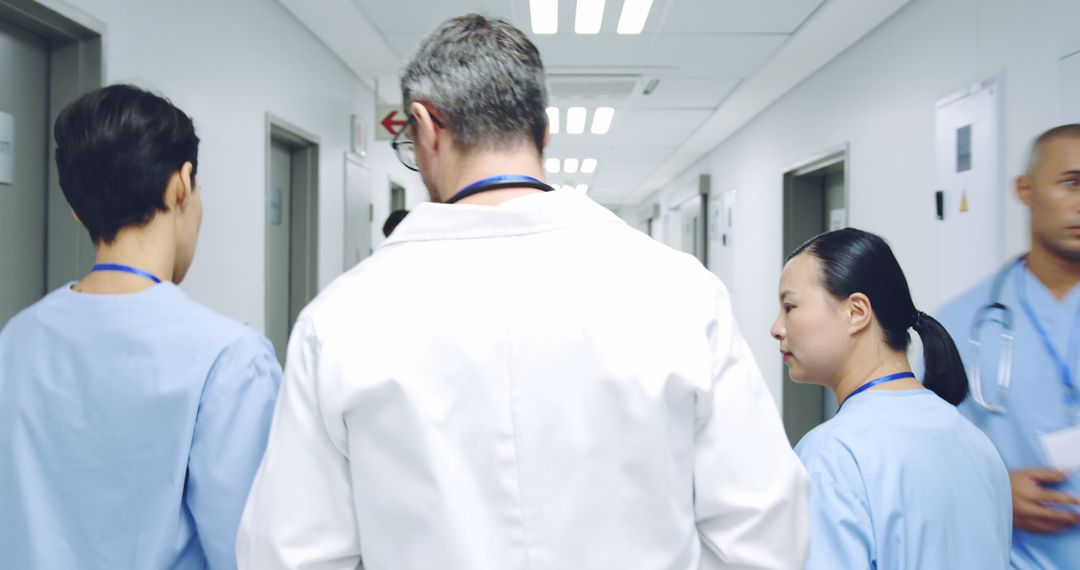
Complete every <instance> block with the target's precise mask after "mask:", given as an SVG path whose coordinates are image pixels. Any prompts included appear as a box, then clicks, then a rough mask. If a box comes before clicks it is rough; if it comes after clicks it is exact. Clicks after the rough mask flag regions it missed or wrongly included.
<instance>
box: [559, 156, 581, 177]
mask: <svg viewBox="0 0 1080 570" xmlns="http://www.w3.org/2000/svg"><path fill="white" fill-rule="evenodd" d="M562 169H563V172H565V173H567V174H576V173H577V169H578V159H576V158H568V159H566V160H564V161H563V164H562Z"/></svg>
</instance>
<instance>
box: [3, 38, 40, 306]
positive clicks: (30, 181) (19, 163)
mask: <svg viewBox="0 0 1080 570" xmlns="http://www.w3.org/2000/svg"><path fill="white" fill-rule="evenodd" d="M48 58H49V55H48V44H47V43H46V41H45V40H44V39H42V38H39V37H37V36H35V35H33V34H31V33H30V32H27V31H24V30H23V29H22V28H17V27H15V26H12V25H9V24H7V23H5V22H3V21H0V244H2V245H0V327H3V326H4V323H6V322H7V320H8V319H10V318H11V317H12V316H14V315H15V313H18V312H19V311H21V310H22V309H24V308H26V307H27V306H28V305H30V304H32V303H34V302H35V301H37V300H38V299H39V298H41V296H42V295H43V294H44V293H45V243H46V239H45V238H46V218H47V200H48V197H47V196H48V192H47V190H48V187H47V185H46V178H45V173H46V172H47V169H48V164H47V160H48V158H47V156H46V154H47V153H46V149H47V148H48V139H47V138H46V137H47V136H48V133H49V132H51V131H50V129H49V124H48V122H49V119H48V115H47V113H48V109H47V105H48V99H49V97H48V69H49V61H48Z"/></svg>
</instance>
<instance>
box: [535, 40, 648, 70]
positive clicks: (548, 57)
mask: <svg viewBox="0 0 1080 570" xmlns="http://www.w3.org/2000/svg"><path fill="white" fill-rule="evenodd" d="M532 40H533V42H534V43H535V44H536V47H537V48H538V49H539V50H540V56H541V57H542V58H543V60H544V66H546V67H560V68H573V67H578V66H587V67H607V68H610V67H630V68H635V69H636V68H638V67H640V66H641V65H642V63H643V61H644V60H645V55H646V53H647V52H648V50H649V41H648V40H649V38H648V37H646V36H612V35H596V36H579V35H575V34H566V35H564V34H556V35H545V36H532ZM665 65H669V64H665Z"/></svg>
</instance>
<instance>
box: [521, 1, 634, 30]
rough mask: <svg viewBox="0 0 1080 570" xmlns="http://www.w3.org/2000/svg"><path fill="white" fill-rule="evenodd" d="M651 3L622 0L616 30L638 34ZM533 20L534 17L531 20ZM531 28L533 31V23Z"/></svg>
mask: <svg viewBox="0 0 1080 570" xmlns="http://www.w3.org/2000/svg"><path fill="white" fill-rule="evenodd" d="M535 1H536V0H533V2H535ZM652 4H653V0H624V1H623V7H622V14H621V15H619V27H618V28H617V29H616V31H618V32H619V33H620V34H640V33H641V31H642V30H644V29H645V21H646V20H648V19H649V11H650V10H652ZM535 21H536V19H535V17H534V18H533V22H535ZM533 28H534V31H535V24H534V26H533Z"/></svg>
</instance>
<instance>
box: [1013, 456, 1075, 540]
mask: <svg viewBox="0 0 1080 570" xmlns="http://www.w3.org/2000/svg"><path fill="white" fill-rule="evenodd" d="M1065 479H1068V474H1066V473H1064V472H1062V471H1056V470H1054V469H1021V470H1019V471H1011V472H1010V473H1009V482H1010V483H1012V504H1013V526H1015V527H1016V528H1019V529H1023V530H1026V531H1030V532H1038V533H1044V534H1051V533H1057V532H1061V531H1063V530H1065V529H1067V528H1070V527H1072V526H1074V525H1076V524H1080V513H1077V512H1069V511H1064V510H1061V509H1055V508H1053V507H1051V506H1050V505H1080V497H1076V496H1073V495H1070V494H1068V493H1062V492H1060V491H1051V490H1049V489H1046V488H1044V487H1043V485H1046V484H1054V483H1061V482H1062V481H1064V480H1065Z"/></svg>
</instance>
